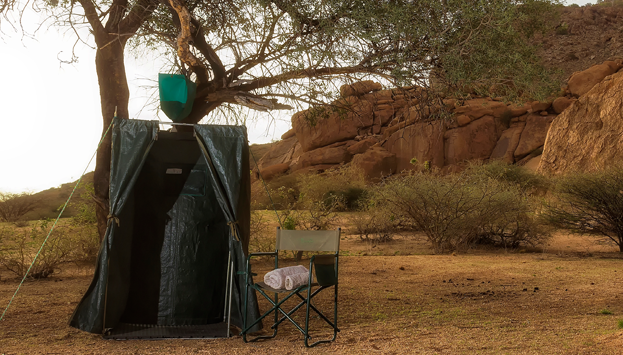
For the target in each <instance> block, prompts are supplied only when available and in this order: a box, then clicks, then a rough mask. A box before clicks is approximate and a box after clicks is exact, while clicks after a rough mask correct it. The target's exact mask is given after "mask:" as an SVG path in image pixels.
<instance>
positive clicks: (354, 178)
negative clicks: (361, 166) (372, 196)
mask: <svg viewBox="0 0 623 355" xmlns="http://www.w3.org/2000/svg"><path fill="white" fill-rule="evenodd" d="M297 187H298V190H299V191H300V197H304V198H305V199H306V201H316V202H320V201H322V202H323V203H325V204H326V205H327V207H328V208H329V209H334V210H336V211H348V210H355V209H357V208H358V206H359V205H360V204H359V200H361V199H363V198H365V195H366V183H365V177H364V175H363V173H362V171H361V170H357V169H356V168H354V167H345V168H339V169H333V170H327V171H325V172H324V173H322V174H306V175H300V176H299V177H298V181H297Z"/></svg>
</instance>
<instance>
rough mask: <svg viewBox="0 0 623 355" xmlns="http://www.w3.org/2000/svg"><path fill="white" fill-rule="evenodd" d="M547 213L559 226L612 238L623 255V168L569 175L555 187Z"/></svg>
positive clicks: (552, 221)
mask: <svg viewBox="0 0 623 355" xmlns="http://www.w3.org/2000/svg"><path fill="white" fill-rule="evenodd" d="M554 191H555V196H556V198H557V201H556V202H554V203H550V204H549V205H548V208H547V210H546V212H545V214H544V217H545V218H546V220H548V221H549V222H550V223H551V224H553V225H554V226H556V227H560V228H566V229H569V230H572V231H574V232H578V233H588V234H593V235H600V236H603V237H606V238H609V239H610V240H612V241H613V242H614V243H616V244H617V245H618V246H619V251H621V252H623V167H622V166H620V165H619V166H614V167H611V168H609V169H606V170H604V171H602V172H597V173H581V174H569V175H568V176H565V177H562V178H560V180H559V181H558V183H557V184H556V187H555V190H554Z"/></svg>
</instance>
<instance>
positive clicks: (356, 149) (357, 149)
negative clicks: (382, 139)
mask: <svg viewBox="0 0 623 355" xmlns="http://www.w3.org/2000/svg"><path fill="white" fill-rule="evenodd" d="M376 143H378V141H377V140H376V138H367V139H364V140H362V141H359V142H357V143H355V144H353V145H351V146H350V147H348V149H347V150H348V152H349V153H350V154H352V155H355V154H361V153H363V152H365V151H366V150H368V148H370V147H371V146H373V145H375V144H376Z"/></svg>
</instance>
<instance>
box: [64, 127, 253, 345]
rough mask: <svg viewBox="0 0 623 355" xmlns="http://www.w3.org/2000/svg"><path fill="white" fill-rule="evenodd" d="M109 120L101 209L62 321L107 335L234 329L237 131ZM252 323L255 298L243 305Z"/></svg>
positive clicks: (242, 215)
mask: <svg viewBox="0 0 623 355" xmlns="http://www.w3.org/2000/svg"><path fill="white" fill-rule="evenodd" d="M192 128H193V130H192V132H166V131H159V130H158V122H157V121H141V120H126V119H118V118H115V121H114V124H113V128H112V159H111V167H110V212H109V216H108V228H107V230H106V234H105V237H104V240H103V241H102V245H101V247H100V251H99V255H98V259H97V264H96V268H95V275H94V277H93V281H92V283H91V285H90V287H89V288H88V290H87V291H86V293H85V295H84V296H83V298H82V300H81V301H80V303H79V304H78V306H77V307H76V310H75V311H74V314H73V316H72V317H71V320H70V325H71V326H73V327H75V328H78V329H81V330H84V331H87V332H91V333H100V334H104V335H105V337H110V338H126V339H127V338H212V337H221V336H229V323H230V322H231V324H233V325H237V326H238V327H241V326H242V316H241V315H242V314H243V310H242V307H243V306H244V300H243V299H242V297H243V296H241V295H244V275H243V274H241V273H238V271H239V270H240V271H243V270H244V266H245V255H246V254H247V249H248V243H249V218H250V206H249V199H250V174H249V147H248V142H247V136H246V129H245V127H241V126H214V125H193V127H192ZM248 302H249V304H250V305H251V306H250V309H251V310H252V312H251V313H252V316H251V317H257V316H258V315H259V314H258V311H257V300H256V298H255V294H253V295H250V297H249V299H248Z"/></svg>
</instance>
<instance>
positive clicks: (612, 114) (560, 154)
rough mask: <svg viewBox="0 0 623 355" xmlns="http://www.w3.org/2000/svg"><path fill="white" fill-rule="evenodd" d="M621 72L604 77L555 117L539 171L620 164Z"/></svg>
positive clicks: (622, 154) (622, 144) (622, 157)
mask: <svg viewBox="0 0 623 355" xmlns="http://www.w3.org/2000/svg"><path fill="white" fill-rule="evenodd" d="M622 137H623V72H620V73H617V74H615V75H612V76H611V77H609V78H606V79H605V80H603V81H602V82H601V83H599V84H597V85H596V86H595V87H593V89H592V90H591V91H590V92H588V93H587V94H585V95H583V96H581V97H580V98H579V99H578V101H576V102H575V103H574V104H573V105H571V106H570V107H569V108H567V109H566V110H565V111H564V112H563V113H561V114H560V115H558V117H556V119H555V120H554V121H553V122H552V125H551V128H550V130H549V132H548V134H547V139H546V141H545V147H544V151H543V155H542V157H541V162H540V165H539V170H538V171H539V172H542V173H546V174H561V173H567V172H573V171H593V170H599V169H602V168H604V167H607V166H609V165H611V164H613V163H616V162H621V161H623V138H622Z"/></svg>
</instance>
